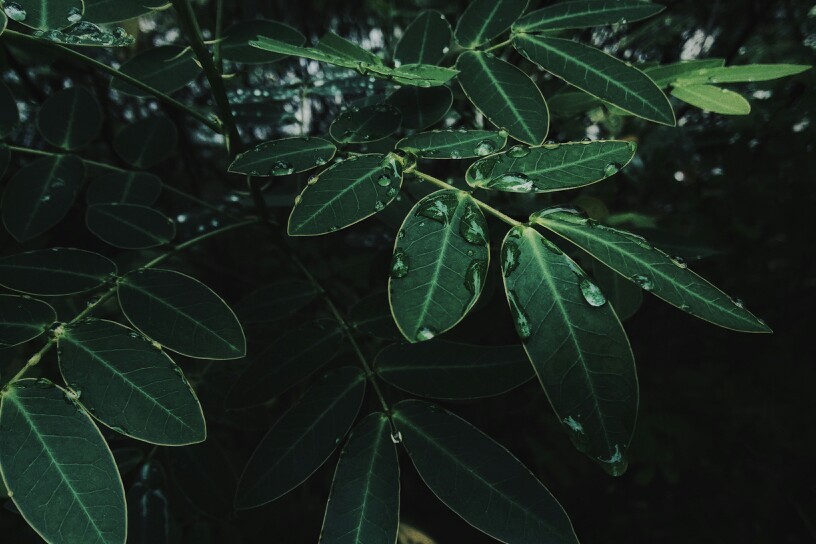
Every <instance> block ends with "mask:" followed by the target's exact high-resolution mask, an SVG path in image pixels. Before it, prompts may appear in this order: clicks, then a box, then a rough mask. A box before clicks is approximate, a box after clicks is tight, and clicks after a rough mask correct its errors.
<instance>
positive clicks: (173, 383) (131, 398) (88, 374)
mask: <svg viewBox="0 0 816 544" xmlns="http://www.w3.org/2000/svg"><path fill="white" fill-rule="evenodd" d="M57 347H58V354H59V367H60V372H61V373H62V376H63V378H64V379H65V383H67V384H68V386H69V387H70V388H71V389H73V390H74V392H75V393H76V395H77V399H78V400H79V402H80V404H82V405H83V406H84V407H85V408H87V409H88V411H90V412H91V414H92V415H93V416H94V417H95V418H96V419H98V420H99V421H101V422H102V423H104V424H105V425H107V426H108V427H110V428H111V429H113V430H114V431H116V432H118V433H120V434H124V435H125V436H129V437H131V438H136V439H137V440H142V441H144V442H149V443H151V444H159V445H162V446H183V445H185V444H194V443H196V442H201V441H203V440H204V439H205V438H206V437H207V429H206V426H205V423H204V414H203V413H202V411H201V405H200V404H199V402H198V399H197V398H196V395H195V393H194V392H193V390H192V388H191V387H190V384H189V383H187V379H186V378H185V377H184V374H183V373H182V371H181V369H180V368H179V367H178V366H176V364H175V363H174V362H173V361H172V359H170V357H168V356H167V355H166V354H165V353H164V352H162V351H161V349H158V348H156V347H155V346H153V345H152V344H151V343H150V341H149V340H147V339H146V338H145V337H143V336H142V335H140V334H138V333H136V332H135V331H133V330H132V329H129V328H128V327H125V326H123V325H120V324H118V323H114V322H113V321H105V320H97V319H94V320H89V321H80V322H78V323H75V324H73V325H69V326H67V327H66V329H65V331H64V332H63V333H62V334H61V335H60V336H59V338H58V340H57Z"/></svg>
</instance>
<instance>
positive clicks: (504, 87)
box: [456, 4, 550, 145]
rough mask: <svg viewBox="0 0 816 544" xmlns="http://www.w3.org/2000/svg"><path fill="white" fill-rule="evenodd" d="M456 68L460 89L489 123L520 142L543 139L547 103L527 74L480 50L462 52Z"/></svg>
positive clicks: (544, 135) (537, 142)
mask: <svg viewBox="0 0 816 544" xmlns="http://www.w3.org/2000/svg"><path fill="white" fill-rule="evenodd" d="M474 5H475V4H471V6H474ZM456 67H457V68H458V69H459V70H460V72H459V75H458V76H457V77H458V79H459V84H460V85H461V86H462V90H463V91H464V92H465V94H466V95H467V97H468V99H469V100H470V101H471V102H473V105H474V106H476V107H477V108H478V109H479V111H481V112H482V113H483V114H484V115H485V117H487V118H488V119H489V120H490V122H491V123H493V124H494V125H496V126H497V127H499V128H501V129H504V130H506V131H507V132H509V133H510V135H511V136H512V137H513V138H515V139H517V140H519V141H521V142H524V143H527V144H530V145H538V144H540V143H542V142H543V141H544V139H545V138H546V137H547V132H548V131H549V127H550V119H549V117H550V116H549V111H548V109H547V103H546V102H545V101H544V95H542V94H541V91H540V90H539V88H538V87H537V86H536V84H535V83H534V82H533V80H532V79H530V77H529V76H528V75H527V74H525V73H524V72H522V71H521V70H519V69H518V68H516V67H515V66H513V65H512V64H510V63H509V62H506V61H503V60H501V59H499V58H497V57H494V56H493V55H491V54H490V53H483V52H465V53H462V54H461V55H460V56H459V60H457V61H456Z"/></svg>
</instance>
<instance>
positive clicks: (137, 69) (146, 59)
mask: <svg viewBox="0 0 816 544" xmlns="http://www.w3.org/2000/svg"><path fill="white" fill-rule="evenodd" d="M119 71H120V72H122V73H123V74H126V75H129V76H131V77H133V78H135V79H138V80H139V81H141V82H142V83H144V84H146V85H149V86H151V87H153V88H154V89H156V90H157V91H161V92H163V93H172V92H174V91H177V90H179V89H181V88H182V87H185V86H186V85H187V84H188V83H190V82H191V81H193V80H194V79H195V78H196V77H197V76H198V74H199V73H200V72H201V67H200V66H199V65H198V63H196V60H195V55H194V54H193V51H192V50H191V49H184V48H183V47H179V46H177V45H163V46H161V47H154V48H152V49H148V50H146V51H143V52H141V53H139V54H138V55H136V56H135V57H133V58H131V59H128V60H127V61H125V63H124V64H122V66H120V67H119ZM111 89H114V90H117V91H119V92H122V93H125V94H129V95H132V96H142V97H147V96H150V94H148V93H147V92H146V91H144V90H142V89H140V88H138V87H134V86H133V85H131V84H130V83H127V82H124V81H122V80H120V79H117V78H113V80H112V81H111Z"/></svg>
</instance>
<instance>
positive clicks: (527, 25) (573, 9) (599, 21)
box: [513, 0, 665, 32]
mask: <svg viewBox="0 0 816 544" xmlns="http://www.w3.org/2000/svg"><path fill="white" fill-rule="evenodd" d="M664 9H665V7H664V6H661V5H658V4H652V3H651V2H644V1H643V0H573V1H571V2H558V3H556V4H553V5H551V6H547V7H545V8H542V9H538V10H535V11H533V12H531V13H528V14H527V15H525V16H524V17H522V18H521V19H519V20H518V21H516V22H515V23H513V32H543V31H551V30H564V29H568V28H588V27H593V26H601V25H611V24H617V23H624V22H625V23H631V22H634V21H640V20H642V19H646V18H648V17H651V16H653V15H657V14H658V13H660V12H661V11H663V10H664Z"/></svg>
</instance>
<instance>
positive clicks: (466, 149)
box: [397, 129, 507, 159]
mask: <svg viewBox="0 0 816 544" xmlns="http://www.w3.org/2000/svg"><path fill="white" fill-rule="evenodd" d="M506 143H507V132H506V131H499V132H495V131H491V130H465V129H459V130H452V129H451V130H432V131H430V132H420V133H418V134H411V135H410V136H406V137H405V138H403V139H402V140H400V141H399V142H398V143H397V148H399V149H404V150H405V151H410V152H411V153H413V154H414V155H416V156H418V157H422V158H423V159H470V158H473V157H483V156H485V155H490V154H491V153H496V152H497V151H499V150H500V149H502V148H503V147H504V146H505V144H506Z"/></svg>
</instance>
